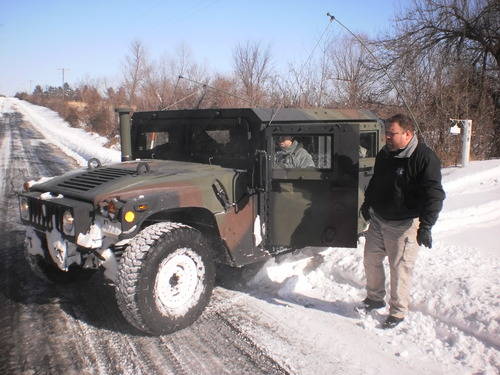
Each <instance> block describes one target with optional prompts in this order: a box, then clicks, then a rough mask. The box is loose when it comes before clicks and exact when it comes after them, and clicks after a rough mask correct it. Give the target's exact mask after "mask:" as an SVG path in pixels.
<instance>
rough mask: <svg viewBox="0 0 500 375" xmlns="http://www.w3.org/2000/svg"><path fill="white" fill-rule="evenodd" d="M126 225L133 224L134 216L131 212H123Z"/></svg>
mask: <svg viewBox="0 0 500 375" xmlns="http://www.w3.org/2000/svg"><path fill="white" fill-rule="evenodd" d="M123 218H124V219H125V221H126V222H127V223H133V222H134V220H135V214H134V212H133V211H127V212H125V216H124V217H123Z"/></svg>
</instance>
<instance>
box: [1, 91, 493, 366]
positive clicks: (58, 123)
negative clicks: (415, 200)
mask: <svg viewBox="0 0 500 375" xmlns="http://www.w3.org/2000/svg"><path fill="white" fill-rule="evenodd" d="M0 110H1V111H2V112H3V113H8V112H13V111H19V112H20V113H22V114H23V116H24V118H25V120H27V121H29V122H30V123H32V124H33V126H34V127H35V128H37V129H38V130H39V131H40V132H41V133H42V134H43V135H44V136H45V137H46V138H47V140H48V141H50V142H52V143H54V144H55V145H56V146H57V147H59V148H61V149H62V150H63V151H65V152H66V153H67V154H68V155H70V156H71V157H74V158H75V159H76V160H77V161H78V162H79V163H80V164H84V163H85V161H86V160H87V159H89V158H90V157H98V158H99V159H101V160H102V161H104V162H111V161H118V160H119V153H118V152H116V151H114V150H110V149H106V148H104V147H103V146H102V145H103V144H104V143H105V141H106V140H105V139H102V138H98V137H96V136H93V135H89V134H88V133H86V132H84V131H83V130H81V129H75V128H70V127H69V126H68V125H67V124H65V123H64V122H63V121H62V120H61V119H60V118H58V116H57V115H56V114H55V113H54V112H52V111H50V110H47V109H45V108H42V107H38V106H34V105H31V104H29V103H26V102H23V101H20V100H17V99H13V98H0ZM9 147H10V145H9V139H8V138H4V139H2V140H1V142H0V155H1V156H0V157H1V158H2V159H3V155H8V154H9V152H10V151H9ZM2 159H0V165H2V168H6V167H7V166H6V165H3V164H2ZM4 160H5V159H4ZM1 180H2V179H0V184H1V183H2V181H1ZM443 185H444V189H445V191H446V193H447V198H446V200H445V204H444V209H443V212H442V213H441V215H440V218H439V220H438V222H437V224H436V226H435V227H434V228H433V237H434V244H433V248H432V249H426V248H421V249H420V254H419V258H418V260H417V264H416V266H415V272H414V285H413V288H412V303H411V305H410V312H409V315H408V317H407V318H406V319H405V321H404V322H403V323H402V324H401V325H399V326H398V327H396V328H395V329H393V330H382V329H380V328H379V327H380V323H381V322H383V320H384V319H385V317H386V316H387V313H388V311H387V309H379V310H378V311H376V312H373V313H369V314H367V315H366V316H360V315H359V314H358V313H357V312H355V311H354V307H355V306H356V304H357V303H359V301H361V300H362V299H363V298H364V297H365V291H364V285H365V278H364V270H363V245H364V241H363V239H361V240H360V243H359V245H358V247H357V248H355V249H345V248H307V249H304V250H302V251H300V252H297V253H294V254H290V255H286V256H281V257H279V258H278V259H272V260H269V261H268V262H266V263H265V264H264V265H263V266H261V267H249V268H248V269H244V271H243V276H242V279H243V280H244V281H245V282H246V283H245V285H244V286H242V288H241V289H242V290H239V291H231V290H226V291H225V292H224V293H227V294H228V296H227V298H223V299H222V300H221V302H220V303H222V304H223V303H228V304H229V303H230V304H231V308H230V309H229V310H228V316H227V319H229V320H233V321H234V324H235V325H237V326H238V327H239V329H241V330H242V332H244V333H245V334H246V335H247V336H248V337H250V338H251V339H252V340H253V342H255V344H256V345H258V346H259V347H261V348H265V350H266V351H267V352H268V353H269V354H270V355H271V356H272V357H273V358H274V359H276V360H277V361H280V362H281V363H283V364H284V365H285V366H286V367H287V368H289V369H290V370H291V372H292V373H300V374H314V375H318V374H332V373H349V374H380V373H384V374H422V373H425V374H445V373H449V374H498V373H499V372H500V355H499V349H500V283H499V275H500V273H499V263H500V262H499V258H500V241H499V240H498V239H497V236H496V235H497V234H498V233H500V160H489V161H473V162H471V163H470V165H468V166H467V167H466V168H446V169H443ZM111 272H112V271H111ZM233 296H236V297H233ZM229 312H230V313H229ZM249 317H251V319H249ZM332 369H335V370H332Z"/></svg>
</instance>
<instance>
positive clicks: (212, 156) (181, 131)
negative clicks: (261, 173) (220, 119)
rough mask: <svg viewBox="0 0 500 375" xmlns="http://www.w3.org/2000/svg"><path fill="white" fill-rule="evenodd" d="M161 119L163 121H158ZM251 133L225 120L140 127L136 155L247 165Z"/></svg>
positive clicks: (145, 157)
mask: <svg viewBox="0 0 500 375" xmlns="http://www.w3.org/2000/svg"><path fill="white" fill-rule="evenodd" d="M158 122H159V121H158ZM250 139H251V136H250V133H249V131H248V129H247V127H246V126H244V125H242V124H239V125H238V123H237V122H236V121H230V122H228V121H227V120H226V121H225V123H217V122H213V123H210V122H209V121H205V123H203V122H202V121H198V123H193V122H191V123H186V122H184V123H172V121H170V123H165V121H163V123H158V124H154V125H153V124H151V125H148V126H141V127H140V128H137V129H136V133H135V137H133V140H132V143H133V144H132V148H133V150H134V151H133V156H134V158H140V159H162V160H180V161H190V162H197V163H204V164H217V165H221V166H227V167H235V168H245V167H246V163H247V162H248V159H249V143H250Z"/></svg>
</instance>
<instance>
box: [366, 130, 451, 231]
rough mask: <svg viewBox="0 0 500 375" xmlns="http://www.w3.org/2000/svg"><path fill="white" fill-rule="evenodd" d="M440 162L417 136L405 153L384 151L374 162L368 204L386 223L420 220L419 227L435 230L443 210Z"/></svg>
mask: <svg viewBox="0 0 500 375" xmlns="http://www.w3.org/2000/svg"><path fill="white" fill-rule="evenodd" d="M444 198H445V193H444V190H443V187H442V186H441V162H440V161H439V159H438V157H437V156H436V154H435V153H434V151H432V150H431V149H430V148H429V147H427V145H425V143H422V142H418V141H417V138H416V136H415V137H414V138H413V139H412V140H411V141H410V143H409V144H408V146H407V147H406V148H405V149H404V150H399V151H396V152H390V151H389V150H388V148H387V146H386V147H384V148H382V150H380V152H379V153H378V154H377V158H376V159H375V169H374V174H373V177H372V179H371V180H370V183H369V184H368V187H367V189H366V192H365V203H366V204H368V205H369V206H370V207H372V208H373V210H374V211H375V213H376V214H377V215H379V216H380V217H382V218H383V219H386V220H404V219H410V218H416V217H418V218H419V219H420V225H421V226H426V227H428V228H430V227H432V226H433V225H434V224H435V223H436V220H437V218H438V215H439V212H440V211H441V208H442V207H443V200H444Z"/></svg>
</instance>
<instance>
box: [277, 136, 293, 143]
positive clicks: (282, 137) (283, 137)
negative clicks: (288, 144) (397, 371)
mask: <svg viewBox="0 0 500 375" xmlns="http://www.w3.org/2000/svg"><path fill="white" fill-rule="evenodd" d="M292 139H293V137H292V136H291V135H281V136H279V137H278V141H279V142H284V141H291V140H292Z"/></svg>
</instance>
